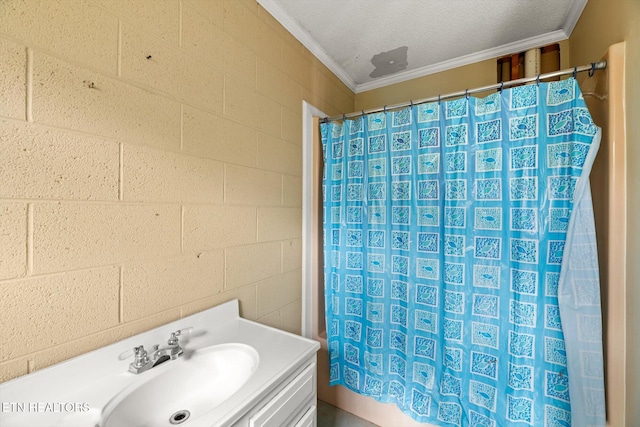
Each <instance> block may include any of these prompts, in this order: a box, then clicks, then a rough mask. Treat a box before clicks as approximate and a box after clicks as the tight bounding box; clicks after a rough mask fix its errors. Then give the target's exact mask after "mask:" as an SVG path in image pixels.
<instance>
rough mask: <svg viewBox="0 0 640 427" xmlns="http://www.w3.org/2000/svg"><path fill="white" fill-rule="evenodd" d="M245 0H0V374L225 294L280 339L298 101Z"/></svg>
mask: <svg viewBox="0 0 640 427" xmlns="http://www.w3.org/2000/svg"><path fill="white" fill-rule="evenodd" d="M303 99H304V100H307V101H309V102H311V103H312V104H313V105H315V106H316V107H318V108H320V109H322V110H323V111H325V112H326V113H327V114H331V115H334V114H339V113H344V112H350V111H352V110H353V107H354V95H353V93H351V92H350V91H349V89H348V88H346V87H345V86H344V85H343V84H342V83H341V82H340V81H339V80H338V79H337V78H336V77H335V76H334V75H333V74H332V73H331V72H330V71H329V70H328V69H326V67H324V66H323V65H322V64H321V63H320V62H319V61H318V60H317V59H316V58H314V57H313V56H312V55H311V54H310V53H309V52H308V51H307V50H306V49H305V48H304V47H303V46H302V45H301V44H300V43H299V42H297V41H296V40H295V39H294V38H293V37H292V36H291V35H290V34H289V33H288V32H287V31H286V30H284V28H283V27H281V26H280V24H278V23H277V22H276V21H275V20H274V19H273V18H272V17H271V16H270V15H269V14H268V13H267V12H266V11H265V10H264V9H262V8H261V7H260V6H259V5H258V4H257V3H256V2H255V1H254V0H184V1H179V0H64V1H61V0H22V1H21V0H2V2H1V3H0V292H1V293H2V297H1V298H0V338H1V341H0V381H5V380H8V379H11V378H15V377H17V376H20V375H23V374H26V373H28V372H31V371H34V370H37V369H40V368H43V367H46V366H49V365H51V364H54V363H57V362H60V361H63V360H66V359H68V358H70V357H73V356H76V355H79V354H82V353H84V352H87V351H89V350H92V349H95V348H98V347H101V346H104V345H107V344H110V343H112V342H114V341H117V340H119V339H122V338H125V337H128V336H131V335H133V334H136V333H139V332H142V331H145V330H148V329H150V328H153V327H155V326H158V325H160V324H163V323H166V322H169V321H173V320H176V319H179V318H181V317H184V316H187V315H190V314H192V313H195V312H197V311H200V310H203V309H206V308H208V307H211V306H214V305H217V304H219V303H222V302H224V301H227V300H229V299H233V298H238V299H239V300H240V302H241V311H242V315H243V316H244V317H246V318H249V319H255V320H258V321H259V322H262V323H265V324H268V325H272V326H275V327H278V328H282V329H285V330H288V331H292V332H299V329H300V315H301V301H300V295H301V200H302V194H301V192H302V190H301V183H302V182H301V177H302V166H301V164H302V163H301V160H302V159H301V156H302V147H301V134H302V100H303Z"/></svg>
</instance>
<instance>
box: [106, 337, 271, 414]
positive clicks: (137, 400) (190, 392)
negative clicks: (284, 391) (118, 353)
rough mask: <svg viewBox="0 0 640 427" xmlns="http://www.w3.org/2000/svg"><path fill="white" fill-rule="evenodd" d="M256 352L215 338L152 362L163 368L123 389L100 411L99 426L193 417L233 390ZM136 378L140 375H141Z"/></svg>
mask: <svg viewBox="0 0 640 427" xmlns="http://www.w3.org/2000/svg"><path fill="white" fill-rule="evenodd" d="M258 363H259V356H258V352H257V351H256V350H255V349H254V348H253V347H251V346H249V345H246V344H240V343H229V344H219V345H214V346H210V347H205V348H202V349H199V350H197V351H195V352H193V353H191V354H187V353H185V354H184V355H183V356H181V357H180V358H179V359H178V360H175V361H169V362H165V364H164V365H167V366H158V367H156V368H152V369H151V370H150V371H147V372H144V373H142V374H140V376H141V377H143V376H144V375H145V374H147V373H150V372H152V371H153V370H154V369H163V372H161V373H158V375H156V376H154V377H153V378H151V379H149V380H148V381H146V382H144V383H142V384H141V385H138V386H135V388H133V389H130V390H123V391H122V392H121V393H120V394H119V395H118V396H117V397H116V398H114V399H113V400H112V401H111V402H109V404H107V406H106V407H105V408H104V411H103V420H104V421H103V422H102V423H101V424H100V426H101V427H122V426H127V427H163V426H174V425H180V424H182V423H185V426H188V425H189V422H188V421H189V420H192V421H193V420H194V419H197V418H198V417H200V416H202V415H203V414H205V413H206V412H208V411H210V410H212V409H214V408H215V407H217V406H218V405H220V404H221V403H223V402H224V401H225V400H227V399H228V398H229V397H231V396H232V395H233V394H234V393H235V392H236V391H238V390H239V389H240V388H241V387H242V386H243V385H244V384H245V383H246V382H247V381H248V380H249V378H251V376H252V375H253V373H254V372H255V371H256V369H257V367H258ZM141 379H142V378H141Z"/></svg>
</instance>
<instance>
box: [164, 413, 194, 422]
mask: <svg viewBox="0 0 640 427" xmlns="http://www.w3.org/2000/svg"><path fill="white" fill-rule="evenodd" d="M190 415H191V412H189V411H187V410H184V411H178V412H176V413H175V414H173V415H171V416H170V417H169V422H170V423H171V424H182V423H183V422H185V421H187V420H188V419H189V416H190Z"/></svg>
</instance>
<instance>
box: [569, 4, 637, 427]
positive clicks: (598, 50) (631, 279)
mask: <svg viewBox="0 0 640 427" xmlns="http://www.w3.org/2000/svg"><path fill="white" fill-rule="evenodd" d="M569 41H570V44H571V61H572V62H573V63H576V64H577V63H583V62H588V61H590V59H589V58H598V57H599V56H600V55H602V54H603V53H604V52H605V51H606V49H607V48H608V47H609V46H610V45H612V44H614V43H616V42H619V41H625V42H626V67H625V68H626V70H625V75H626V81H625V91H626V126H627V128H626V133H627V151H626V153H627V218H628V220H627V268H626V280H627V283H626V313H627V316H626V336H627V341H626V342H627V348H626V369H625V371H626V385H622V384H621V385H620V386H621V387H623V386H624V387H626V393H625V394H626V402H625V403H626V420H625V425H626V426H638V425H640V328H639V325H640V310H638V307H640V288H638V286H637V284H638V283H639V282H638V280H639V278H640V264H638V262H637V258H638V257H637V254H638V253H640V223H639V222H638V220H637V213H638V212H640V197H638V195H639V194H640V121H638V117H640V77H638V76H640V74H639V70H640V2H638V1H637V0H590V1H589V2H588V3H587V6H586V8H585V10H584V12H583V14H582V16H581V17H580V20H579V21H578V25H577V26H576V28H575V30H574V31H573V34H572V35H571V38H570V40H569ZM617 285H618V286H620V285H622V284H617Z"/></svg>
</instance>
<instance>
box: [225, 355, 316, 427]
mask: <svg viewBox="0 0 640 427" xmlns="http://www.w3.org/2000/svg"><path fill="white" fill-rule="evenodd" d="M316 371H317V370H316V355H315V354H314V355H313V356H312V357H309V358H308V359H306V360H304V361H303V362H301V363H300V364H299V365H298V366H296V367H295V369H294V371H293V373H291V374H289V375H286V376H284V377H283V378H279V379H277V380H276V381H275V384H274V388H273V390H272V391H271V392H269V394H268V395H267V396H266V397H265V398H263V399H262V400H261V401H260V402H259V403H258V404H257V405H255V406H254V407H253V408H252V409H251V410H250V411H249V412H248V413H247V414H245V415H244V416H243V417H242V418H241V419H240V420H238V421H237V422H236V423H235V424H233V427H315V426H316V405H317V387H316V385H317V384H316Z"/></svg>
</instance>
